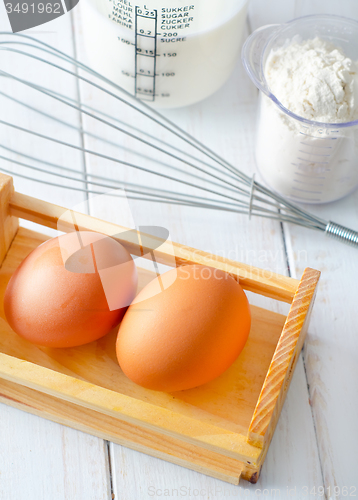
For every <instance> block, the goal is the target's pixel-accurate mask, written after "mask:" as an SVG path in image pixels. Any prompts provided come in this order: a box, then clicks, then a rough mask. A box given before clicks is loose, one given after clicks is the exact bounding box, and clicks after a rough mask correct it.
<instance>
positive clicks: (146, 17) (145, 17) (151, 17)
mask: <svg viewBox="0 0 358 500" xmlns="http://www.w3.org/2000/svg"><path fill="white" fill-rule="evenodd" d="M137 8H138V7H136V16H137V17H144V19H155V15H154V16H143V14H137ZM154 12H157V11H156V10H155V11H154Z"/></svg>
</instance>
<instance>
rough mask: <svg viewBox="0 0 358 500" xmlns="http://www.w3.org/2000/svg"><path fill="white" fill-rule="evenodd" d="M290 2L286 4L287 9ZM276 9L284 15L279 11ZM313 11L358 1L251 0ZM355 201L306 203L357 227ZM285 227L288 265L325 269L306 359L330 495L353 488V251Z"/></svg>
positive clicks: (262, 9) (345, 9) (357, 405)
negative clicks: (322, 203) (319, 203)
mask: <svg viewBox="0 0 358 500" xmlns="http://www.w3.org/2000/svg"><path fill="white" fill-rule="evenodd" d="M272 7H273V9H272ZM289 7H290V8H291V12H287V9H288V8H289ZM280 9H282V10H281V16H278V15H277V12H278V11H279V10H280ZM316 13H330V14H336V15H342V16H347V17H351V18H354V19H358V3H357V2H356V1H354V0H346V1H343V2H336V1H333V0H330V1H321V0H314V1H311V0H296V1H295V2H283V1H282V2H275V5H274V6H272V5H271V3H270V5H269V4H267V3H265V2H261V1H260V0H253V1H252V3H251V11H250V18H251V25H252V27H253V28H254V29H256V28H258V27H259V26H261V25H264V24H268V23H270V22H284V21H286V20H288V19H289V16H292V17H297V16H301V15H308V14H316ZM273 18H274V20H273ZM357 206H358V195H357V192H356V193H355V194H353V195H351V196H350V197H348V198H346V199H345V200H342V201H340V202H336V203H334V204H329V205H326V206H322V207H314V206H310V207H309V206H307V207H306V208H307V209H309V210H311V211H312V212H314V213H316V214H317V215H318V216H320V217H322V218H326V219H331V220H333V221H336V222H339V223H341V224H344V225H347V226H349V227H352V228H354V229H358V210H357ZM285 234H286V244H287V247H288V250H289V255H290V267H291V270H292V271H293V273H294V274H296V275H297V276H299V275H300V274H301V272H302V271H303V269H304V267H306V266H311V267H314V268H317V269H320V270H321V271H322V278H321V282H320V286H319V293H318V296H317V300H316V306H315V309H314V314H313V317H312V321H311V326H310V329H309V334H308V337H307V340H306V343H305V347H304V359H305V369H306V372H307V379H308V384H309V393H310V402H311V406H312V412H313V416H314V423H315V429H316V435H317V442H318V448H319V456H320V462H321V468H322V473H323V479H324V485H325V491H326V494H327V497H329V495H330V494H331V497H332V498H336V497H337V498H343V497H344V496H345V495H346V496H349V495H357V491H356V488H357V486H358V478H357V459H356V457H355V453H354V450H355V449H356V447H357V444H358V427H357V425H358V424H357V419H356V417H355V416H356V413H357V409H358V396H357V384H356V380H357V366H356V363H355V361H354V360H355V358H356V356H357V350H358V341H357V335H356V332H357V312H356V297H357V291H358V290H357V280H356V275H357V256H356V253H357V251H356V250H355V249H351V248H349V247H345V246H344V245H343V244H341V243H338V242H335V241H333V240H329V239H328V238H326V237H325V236H324V235H323V234H318V233H312V232H311V231H308V230H305V229H303V228H299V227H296V226H291V227H286V228H285ZM297 255H300V257H301V259H300V261H298V260H297ZM348 374H349V375H348ZM344 487H346V488H347V490H345V489H343V488H344ZM335 488H336V489H335Z"/></svg>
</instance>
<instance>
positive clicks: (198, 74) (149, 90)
mask: <svg viewBox="0 0 358 500" xmlns="http://www.w3.org/2000/svg"><path fill="white" fill-rule="evenodd" d="M247 3H248V0H226V1H225V2H222V0H192V1H191V2H187V1H186V0H147V1H146V2H143V3H142V1H141V0H139V1H136V0H83V1H82V2H81V3H80V4H81V10H82V15H83V34H84V40H85V45H86V49H87V53H88V56H89V59H90V63H91V65H92V67H93V68H94V69H95V70H97V71H99V72H101V73H102V74H103V75H104V76H106V77H108V78H110V79H111V80H113V81H114V82H115V83H117V84H118V85H120V86H121V87H123V88H124V89H125V90H127V91H128V92H130V93H131V94H134V95H135V96H136V97H138V98H139V99H142V100H143V101H146V102H148V103H149V104H151V105H153V106H155V107H162V108H163V107H178V106H186V105H189V104H192V103H195V102H197V101H200V100H202V99H205V98H206V97H208V96H209V95H210V94H212V93H213V92H215V91H216V90H217V89H218V88H220V87H221V85H222V84H223V83H224V82H225V81H226V80H227V78H228V77H229V75H230V73H231V71H232V70H233V68H234V65H235V63H236V61H237V58H238V57H239V53H240V45H241V38H242V32H243V27H244V22H245V18H246V6H247Z"/></svg>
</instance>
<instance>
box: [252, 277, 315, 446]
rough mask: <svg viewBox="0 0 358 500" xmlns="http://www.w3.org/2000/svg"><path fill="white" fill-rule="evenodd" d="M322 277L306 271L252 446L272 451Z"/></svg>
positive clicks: (259, 408) (261, 406)
mask: <svg viewBox="0 0 358 500" xmlns="http://www.w3.org/2000/svg"><path fill="white" fill-rule="evenodd" d="M320 275H321V273H320V272H319V271H316V270H314V269H310V268H307V269H305V271H304V273H303V276H302V278H301V282H300V284H299V287H298V290H297V292H296V294H295V297H294V299H293V302H292V305H291V308H290V312H289V314H288V316H287V319H286V322H285V326H284V328H283V331H282V335H281V338H280V340H279V342H278V345H277V348H276V351H275V354H274V356H273V359H272V362H271V365H270V368H269V371H268V373H267V376H266V379H265V382H264V385H263V387H262V391H261V394H260V397H259V400H258V403H257V406H256V408H255V412H254V415H253V417H252V421H251V424H250V427H249V433H248V442H249V443H251V444H253V445H255V446H258V447H260V448H265V449H267V448H268V446H267V445H268V443H269V442H270V441H271V438H272V435H273V432H274V430H275V427H276V424H277V421H278V417H279V415H280V412H281V409H282V405H283V402H284V399H285V396H286V393H287V389H288V387H289V384H290V381H291V378H292V374H293V371H294V369H295V366H296V362H297V359H298V355H299V353H300V351H301V349H302V346H303V342H304V339H305V336H306V333H307V328H308V323H309V319H310V314H311V311H312V307H313V303H314V298H315V294H316V290H317V284H318V280H319V278H320Z"/></svg>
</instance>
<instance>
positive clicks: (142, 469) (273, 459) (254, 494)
mask: <svg viewBox="0 0 358 500" xmlns="http://www.w3.org/2000/svg"><path fill="white" fill-rule="evenodd" d="M303 436H306V439H303ZM111 451H112V453H111V456H112V472H113V486H114V491H116V492H118V494H119V493H120V498H121V500H132V499H141V500H150V498H159V497H160V496H163V497H165V496H167V497H168V498H171V497H173V498H175V495H178V496H179V497H180V494H181V496H182V497H184V498H185V497H187V498H206V499H208V500H216V499H217V498H219V499H220V498H225V499H228V498H232V497H233V498H251V499H255V498H258V497H260V496H263V497H264V498H267V499H274V498H283V499H290V498H295V497H296V498H305V496H306V497H307V498H310V497H309V496H308V495H305V492H306V488H308V491H311V490H312V488H314V487H315V488H316V489H318V488H319V487H322V481H321V479H320V478H321V471H320V464H319V461H318V458H317V451H316V442H315V437H314V430H313V425H312V420H311V418H310V409H309V405H308V399H307V387H306V384H305V377H304V373H303V365H302V363H301V362H299V363H298V365H297V368H296V372H295V374H294V376H293V379H292V383H291V388H290V390H289V392H288V396H287V399H286V402H285V404H284V407H283V410H282V414H281V417H280V420H279V422H278V427H277V430H276V432H275V434H274V437H273V440H272V443H271V446H270V449H269V452H268V456H267V458H266V461H265V463H264V466H263V469H262V472H261V477H260V479H259V481H258V482H257V483H256V484H250V483H248V482H247V481H241V482H240V485H239V486H234V485H231V484H227V483H225V482H223V481H219V480H216V479H213V478H211V477H207V476H204V475H202V474H199V473H197V472H194V471H190V470H187V469H184V468H183V467H179V466H177V465H173V464H170V463H167V462H165V461H163V460H159V459H156V458H152V457H149V456H146V455H143V454H141V453H139V452H136V451H133V450H128V449H126V448H124V447H122V446H118V445H114V444H111ZM165 490H167V491H168V492H169V493H166V492H165ZM172 490H174V491H172ZM175 490H178V491H179V493H180V494H177V493H176V492H175ZM264 490H265V492H264ZM198 492H199V493H198Z"/></svg>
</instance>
